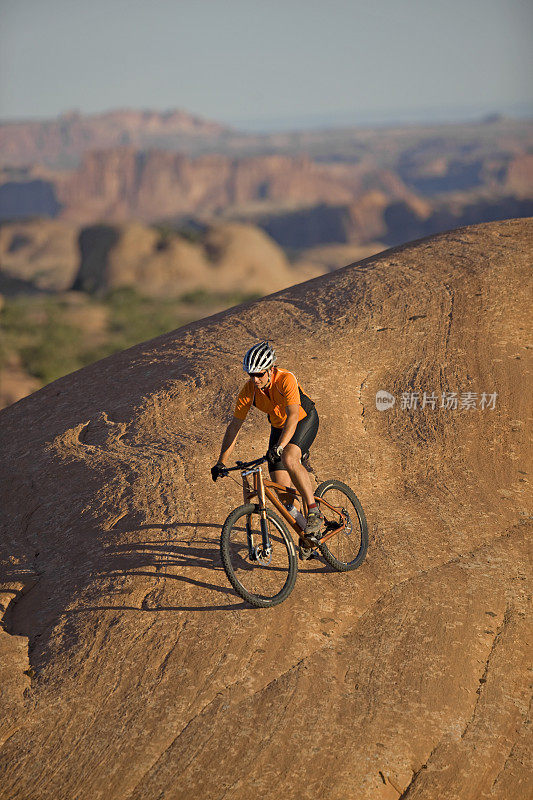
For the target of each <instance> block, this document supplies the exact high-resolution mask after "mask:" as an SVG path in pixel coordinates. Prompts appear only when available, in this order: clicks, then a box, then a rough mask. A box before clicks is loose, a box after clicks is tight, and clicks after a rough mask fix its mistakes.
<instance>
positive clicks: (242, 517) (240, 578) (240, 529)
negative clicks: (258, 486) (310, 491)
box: [220, 503, 298, 608]
mask: <svg viewBox="0 0 533 800" xmlns="http://www.w3.org/2000/svg"><path fill="white" fill-rule="evenodd" d="M266 514H267V520H268V525H269V535H270V538H271V542H272V548H273V552H272V558H273V563H272V562H271V563H270V564H260V563H258V562H253V561H251V560H250V558H249V552H248V548H247V537H246V519H247V518H250V521H251V523H252V525H253V528H254V540H255V541H256V543H257V544H260V543H261V536H260V515H259V508H258V506H257V505H255V504H254V503H246V504H245V505H242V506H239V507H238V508H236V509H234V510H233V511H232V512H231V514H230V515H229V516H228V518H227V519H226V521H225V523H224V525H223V527H222V535H221V538H220V553H221V557H222V564H223V567H224V570H225V572H226V575H227V576H228V580H229V582H230V583H231V585H232V586H233V588H234V589H235V591H236V592H237V594H238V595H239V596H240V597H242V599H243V600H246V602H247V603H250V605H252V606H255V607H256V608H271V607H272V606H276V605H278V604H279V603H282V602H283V601H284V600H286V599H287V597H288V596H289V595H290V593H291V592H292V590H293V588H294V584H295V582H296V577H297V574H298V559H297V556H296V549H295V546H294V542H293V540H292V537H291V535H290V534H289V532H288V530H287V527H286V525H285V523H284V522H283V520H282V519H281V518H280V517H279V516H278V515H277V514H275V513H274V512H273V511H271V510H270V509H269V508H267V510H266ZM285 572H286V573H287V575H286V578H285V580H284V573H285ZM283 580H284V582H283V584H282V586H281V587H280V588H279V590H278V591H276V589H278V585H279V583H280V582H281V581H283ZM246 584H248V586H247V585H246ZM250 584H254V590H253V591H252V590H251V588H250ZM255 585H257V587H260V588H256V587H255ZM269 587H270V588H269Z"/></svg>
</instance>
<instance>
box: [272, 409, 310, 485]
mask: <svg viewBox="0 0 533 800" xmlns="http://www.w3.org/2000/svg"><path fill="white" fill-rule="evenodd" d="M318 425H319V419H318V414H317V411H316V408H315V406H314V405H313V406H312V408H310V409H309V411H308V412H307V416H306V417H304V418H303V419H301V420H300V422H299V423H298V425H297V426H296V430H295V431H294V433H293V435H292V439H291V440H290V442H289V444H296V445H298V447H299V448H300V450H301V451H302V455H305V454H306V453H307V452H309V448H310V447H311V445H312V444H313V442H314V441H315V438H316V435H317V433H318ZM282 432H283V428H274V426H272V427H271V431H270V439H269V441H268V449H269V450H270V448H271V447H273V446H274V445H275V444H277V443H278V441H279V438H280V436H281V434H282ZM268 469H269V471H270V472H273V471H274V470H276V469H285V467H284V466H283V461H282V460H281V458H276V459H272V460H271V459H270V458H269V459H268Z"/></svg>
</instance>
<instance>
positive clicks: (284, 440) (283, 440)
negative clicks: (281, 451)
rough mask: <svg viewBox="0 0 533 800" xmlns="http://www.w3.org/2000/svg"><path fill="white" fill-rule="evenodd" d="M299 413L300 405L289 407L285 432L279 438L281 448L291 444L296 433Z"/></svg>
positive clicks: (284, 427)
mask: <svg viewBox="0 0 533 800" xmlns="http://www.w3.org/2000/svg"><path fill="white" fill-rule="evenodd" d="M299 413H300V406H299V405H296V404H294V405H290V406H287V421H286V422H285V425H284V426H283V432H282V434H281V436H280V437H279V441H278V445H279V446H281V447H286V446H287V445H288V444H289V442H290V440H291V439H292V437H293V434H294V431H295V430H296V426H297V425H298V416H299Z"/></svg>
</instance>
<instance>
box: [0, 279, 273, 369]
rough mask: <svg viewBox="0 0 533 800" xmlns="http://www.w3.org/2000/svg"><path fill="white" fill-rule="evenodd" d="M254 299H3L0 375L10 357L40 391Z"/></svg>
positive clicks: (130, 292)
mask: <svg viewBox="0 0 533 800" xmlns="http://www.w3.org/2000/svg"><path fill="white" fill-rule="evenodd" d="M257 297H258V295H243V294H241V295H239V294H235V293H233V294H220V293H215V292H208V291H206V290H204V289H197V290H196V291H193V292H187V293H186V294H184V295H183V296H182V297H180V298H178V299H176V298H172V299H155V298H150V297H145V296H143V295H140V294H138V293H137V292H136V291H135V289H132V288H129V287H125V288H121V289H114V290H113V291H111V292H108V293H107V294H106V295H105V296H104V297H101V298H98V299H96V298H93V297H90V296H89V295H86V294H82V293H80V294H75V293H68V294H58V295H40V294H39V295H19V296H16V297H6V298H5V299H4V305H3V307H2V309H1V310H0V370H2V369H3V368H4V367H5V365H6V363H8V362H9V361H10V359H13V357H15V359H16V361H17V362H19V363H20V365H21V367H22V368H23V369H24V370H25V371H26V372H27V373H29V374H30V375H32V376H34V377H35V378H37V379H38V380H40V381H41V382H42V383H43V385H44V384H46V383H49V382H50V381H53V380H56V378H60V377H61V376H63V375H66V374H67V373H69V372H73V371H74V370H76V369H80V367H84V366H86V365H87V364H91V363H92V362H93V361H98V360H99V359H101V358H104V357H105V356H108V355H111V354H112V353H115V352H117V351H119V350H124V349H126V348H127V347H131V346H132V345H134V344H138V343H139V342H144V341H146V340H148V339H153V338H154V337H156V336H159V335H160V334H162V333H166V332H167V331H171V330H174V329H176V328H179V327H181V326H182V325H185V324H187V323H189V322H192V321H194V320H196V319H200V318H202V317H205V316H208V315H209V314H212V313H216V312H217V311H221V310H223V309H224V308H229V307H230V306H233V305H236V304H238V303H242V302H245V301H246V300H252V299H256V298H257Z"/></svg>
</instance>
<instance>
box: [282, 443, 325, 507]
mask: <svg viewBox="0 0 533 800" xmlns="http://www.w3.org/2000/svg"><path fill="white" fill-rule="evenodd" d="M301 457H302V451H301V450H300V448H299V447H298V445H296V444H288V445H287V446H286V447H285V449H284V451H283V455H282V461H283V466H284V467H285V469H286V470H287V472H285V471H282V470H276V475H283V474H285V476H286V478H285V482H283V481H281V480H280V481H278V483H282V484H283V486H288V485H290V481H291V480H292V483H293V484H294V486H295V487H296V488H297V489H298V491H299V492H300V494H301V495H302V497H304V498H305V502H306V503H307V505H308V506H309V505H311V504H312V503H314V502H315V498H314V496H313V489H312V487H311V479H310V477H309V473H308V472H307V470H306V468H305V467H304V466H303V465H302V463H301V461H300V459H301ZM287 473H288V474H287ZM288 478H289V479H290V480H289V483H286V481H287V479H288Z"/></svg>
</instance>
